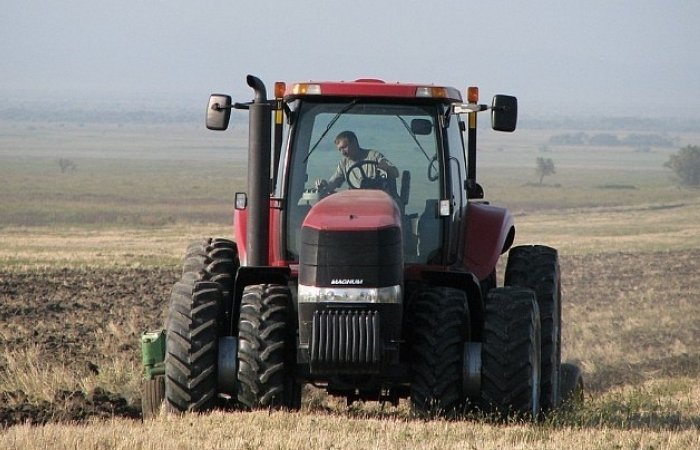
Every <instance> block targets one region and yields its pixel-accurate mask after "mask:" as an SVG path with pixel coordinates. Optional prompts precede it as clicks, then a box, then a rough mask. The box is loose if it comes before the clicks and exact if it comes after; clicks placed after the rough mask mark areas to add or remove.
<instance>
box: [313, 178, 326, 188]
mask: <svg viewBox="0 0 700 450" xmlns="http://www.w3.org/2000/svg"><path fill="white" fill-rule="evenodd" d="M315 186H316V189H317V190H319V191H323V190H326V189H328V181H326V180H324V179H323V178H317V179H316V183H315Z"/></svg>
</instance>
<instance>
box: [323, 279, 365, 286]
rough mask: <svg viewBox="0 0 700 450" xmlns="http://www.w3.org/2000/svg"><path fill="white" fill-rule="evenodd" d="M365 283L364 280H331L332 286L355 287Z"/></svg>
mask: <svg viewBox="0 0 700 450" xmlns="http://www.w3.org/2000/svg"><path fill="white" fill-rule="evenodd" d="M364 283H365V280H363V279H362V278H333V279H332V280H331V284H332V285H353V286H359V285H362V284H364Z"/></svg>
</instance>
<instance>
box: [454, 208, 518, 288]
mask: <svg viewBox="0 0 700 450" xmlns="http://www.w3.org/2000/svg"><path fill="white" fill-rule="evenodd" d="M466 235H467V236H466V239H465V245H466V248H465V251H464V264H465V266H466V267H467V269H469V271H471V272H472V273H474V274H475V275H476V276H477V278H478V279H479V280H483V279H485V278H486V277H488V276H489V275H490V274H491V273H492V272H493V271H494V270H495V268H496V264H497V263H498V258H499V256H500V255H502V254H503V253H505V252H506V251H508V249H509V248H510V246H511V245H513V240H514V239H515V222H514V221H513V216H512V215H511V214H510V212H509V211H508V210H507V209H505V208H499V207H497V206H491V205H487V204H485V203H469V207H468V210H467V229H466Z"/></svg>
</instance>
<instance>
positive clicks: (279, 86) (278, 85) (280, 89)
mask: <svg viewBox="0 0 700 450" xmlns="http://www.w3.org/2000/svg"><path fill="white" fill-rule="evenodd" d="M286 89H287V85H286V84H285V82H284V81H276V82H275V98H282V97H284V91H285V90H286Z"/></svg>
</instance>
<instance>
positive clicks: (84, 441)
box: [0, 122, 700, 449]
mask: <svg viewBox="0 0 700 450" xmlns="http://www.w3.org/2000/svg"><path fill="white" fill-rule="evenodd" d="M202 128H203V127H199V126H192V125H182V126H176V125H153V126H134V125H121V126H119V125H109V126H97V125H94V124H93V125H91V124H85V125H81V124H70V123H69V124H59V123H51V124H36V123H31V124H29V123H16V122H7V123H0V192H2V196H0V288H2V287H3V286H14V287H12V289H14V290H19V289H20V288H18V287H16V286H21V284H22V280H24V279H36V278H37V277H39V278H41V277H42V276H43V277H45V279H46V283H47V286H57V288H56V289H60V288H61V286H62V284H69V283H76V282H77V283H80V275H81V274H84V275H85V280H86V281H85V283H86V286H84V287H80V289H77V290H76V292H78V291H79V292H82V293H85V292H91V290H95V292H102V291H100V289H99V287H98V285H99V284H100V283H101V282H105V280H108V281H110V282H111V281H112V278H110V277H118V278H119V279H122V280H123V279H130V277H132V276H134V274H143V273H148V272H149V271H150V272H153V273H156V274H163V275H162V276H163V277H165V278H167V279H168V280H169V279H170V278H171V277H173V278H174V277H175V276H176V274H177V271H178V270H179V264H180V258H181V255H182V254H183V252H184V249H185V247H186V245H187V242H188V241H189V240H191V239H194V238H197V237H200V236H207V235H224V236H226V235H230V233H231V226H230V223H231V215H232V199H233V194H234V192H236V191H238V190H244V189H245V175H246V167H245V152H246V143H245V142H246V141H245V130H243V129H238V128H235V129H234V130H233V132H228V133H219V134H216V133H211V132H207V131H205V130H203V129H202ZM561 132H562V131H561V130H556V131H551V132H550V131H544V130H519V131H517V132H516V133H514V134H513V135H505V136H504V135H495V134H489V133H482V135H483V136H484V137H483V139H482V141H481V147H480V150H481V151H480V154H479V162H480V166H479V170H478V179H479V181H480V183H481V184H482V185H483V187H484V190H485V191H486V197H487V199H488V200H489V201H491V202H492V203H494V204H499V205H504V206H507V207H508V208H509V209H511V211H512V212H513V213H514V214H515V216H516V217H515V219H516V228H517V233H516V242H515V244H516V245H519V244H526V243H541V244H547V245H551V246H554V247H556V248H558V249H559V251H560V256H561V261H562V273H563V275H562V277H563V293H564V302H565V303H564V328H563V341H564V358H565V359H568V360H572V361H576V362H578V363H579V364H580V365H581V367H582V368H583V370H584V376H585V378H586V383H587V388H588V389H587V396H586V405H585V406H584V407H583V408H581V409H580V410H576V411H572V412H564V413H561V414H558V415H555V416H554V417H552V418H551V419H550V420H548V421H546V422H545V423H542V424H537V425H531V424H523V423H512V424H498V423H492V422H489V421H482V420H473V419H471V418H467V419H465V420H461V421H442V420H437V421H422V420H415V419H413V418H411V417H410V414H409V413H408V407H407V405H406V404H404V403H402V404H401V405H400V406H399V407H398V408H392V407H388V406H387V407H386V408H383V407H381V406H379V405H376V404H359V405H354V406H352V407H346V406H345V405H344V404H343V403H341V402H338V401H336V400H335V399H332V398H328V397H326V396H324V395H321V394H319V393H318V392H314V391H310V392H307V395H306V396H305V399H304V407H303V408H302V411H301V412H298V413H282V412H266V411H261V412H254V413H240V412H229V413H222V412H215V413H213V414H209V415H205V416H195V415H191V416H190V415H188V416H184V417H174V416H167V415H164V416H162V417H159V418H157V419H156V420H154V421H152V422H147V423H141V422H140V421H134V420H130V419H126V418H123V417H116V418H114V419H106V420H105V419H97V418H94V417H93V418H91V419H86V420H80V421H78V422H77V423H66V422H64V421H61V420H60V417H58V418H57V419H56V420H49V421H48V423H47V424H46V425H40V426H30V425H13V426H10V427H7V428H0V448H157V449H160V448H297V447H300V446H303V447H306V448H435V449H438V448H451V447H454V448H698V447H700V386H699V385H698V382H697V381H698V379H699V377H700V350H699V349H700V324H699V321H698V320H697V318H698V317H700V306H698V302H697V296H698V288H697V286H699V285H700V191H699V190H697V189H688V188H679V187H678V186H677V185H676V183H675V180H674V179H673V174H672V173H671V171H670V170H668V169H665V168H664V167H663V163H664V162H665V161H666V160H667V159H668V156H669V155H670V154H671V153H673V152H675V151H676V150H677V148H666V147H663V148H662V147H659V148H656V147H652V148H649V149H643V150H639V149H634V148H627V147H610V148H602V147H580V146H579V147H576V146H561V147H560V146H554V145H548V146H547V151H546V152H543V151H542V146H543V145H545V144H547V143H548V140H549V137H550V136H551V135H553V134H559V133H561ZM673 137H674V138H676V139H677V141H678V142H679V143H680V144H679V146H683V145H688V144H697V142H698V140H699V138H698V136H696V135H694V134H678V135H677V136H673ZM537 157H546V158H551V159H552V160H553V161H554V163H555V165H556V174H554V175H551V176H548V177H546V178H545V179H544V183H543V185H541V186H540V185H538V181H539V180H538V177H537V176H536V174H535V160H536V158H537ZM60 158H67V159H70V160H71V161H73V162H74V163H75V165H76V169H75V170H74V171H69V172H66V173H62V172H61V170H60V167H59V164H58V160H59V159H60ZM501 270H502V267H501ZM88 275H89V276H90V277H91V278H89V283H94V284H89V285H88ZM158 276H160V275H158ZM115 279H116V278H115ZM62 280H65V281H62ZM69 280H70V281H69ZM76 280H77V281H76ZM101 280H102V281H101ZM132 282H133V284H135V285H138V284H139V280H138V279H135V280H133V281H132ZM37 289H38V288H37ZM47 289H48V288H47ZM139 289H147V286H146V287H144V286H140V287H139ZM41 292H42V293H43V292H44V291H41ZM46 292H48V293H43V294H42V295H46V300H45V301H46V303H47V304H51V301H52V294H51V293H50V290H47V291H46ZM139 292H141V291H139ZM159 292H160V291H159ZM62 295H63V294H62ZM81 295H83V294H81ZM110 295H115V296H117V295H119V293H111V294H110ZM123 295H125V296H126V295H127V294H123ZM159 295H161V294H159ZM13 296H14V291H11V290H10V288H9V287H8V288H7V291H6V292H0V301H6V302H8V301H9V300H10V299H14V298H15V297H13ZM60 298H61V299H63V297H60ZM138 300H139V299H134V305H135V308H136V306H138V308H141V305H137V301H138ZM42 301H43V300H42V299H38V301H37V304H41V303H42ZM162 302H167V298H166V299H163V300H162ZM59 306H60V305H59ZM91 306H93V307H96V306H94V305H92V304H91ZM127 306H128V305H127ZM65 307H66V308H68V305H65ZM12 308H13V309H11V310H3V309H0V313H2V314H5V315H0V344H2V345H3V346H4V347H6V349H5V351H4V354H2V355H0V394H2V396H1V397H0V402H2V401H6V402H8V403H9V402H12V401H17V399H16V397H17V396H16V395H14V396H13V394H12V393H13V392H17V391H18V390H19V389H21V390H22V391H23V392H25V393H27V394H28V397H29V400H27V401H28V402H29V403H32V402H34V404H41V403H39V402H40V401H41V400H45V401H48V400H51V399H53V398H55V396H56V393H57V392H58V391H61V390H65V389H68V390H83V391H85V392H88V391H90V390H91V389H93V388H94V387H95V386H100V387H102V388H104V389H106V390H108V391H110V392H119V393H120V394H122V395H123V396H124V397H125V398H126V399H128V401H129V402H130V403H131V404H133V405H137V404H138V402H139V398H138V395H139V394H138V383H139V379H140V373H139V370H140V369H139V367H138V364H139V361H138V354H137V352H136V350H137V343H136V342H132V341H133V340H135V338H136V337H137V336H138V333H139V332H140V330H138V329H136V328H138V327H137V326H135V325H134V324H133V321H131V320H130V317H128V314H130V312H129V311H131V310H130V309H129V308H128V307H126V306H125V307H124V311H122V310H121V309H119V310H116V311H112V310H111V309H110V310H107V309H103V310H101V309H97V310H90V311H93V312H92V313H88V312H86V311H88V310H85V309H78V311H85V312H82V314H101V313H104V314H105V316H104V317H105V318H106V317H108V319H104V318H101V317H100V316H99V315H98V316H96V317H95V316H88V315H86V316H84V317H79V318H78V322H79V324H80V326H83V327H87V328H81V329H84V330H88V331H85V332H86V333H87V334H86V335H85V336H84V339H85V343H83V341H82V340H81V341H80V342H81V345H85V347H86V348H89V349H92V350H91V351H95V352H100V353H101V354H100V355H96V356H95V360H94V361H95V362H97V363H98V365H99V366H100V367H101V368H103V370H102V371H101V372H100V374H99V375H94V374H91V373H90V372H88V371H86V370H85V368H84V366H83V365H77V364H75V365H74V364H72V363H71V361H60V359H59V358H58V357H57V355H54V354H52V353H51V350H50V348H48V347H42V346H37V345H33V344H32V342H31V336H32V328H33V326H36V327H38V328H41V329H46V330H49V332H52V333H54V332H55V333H58V331H55V330H60V324H56V323H52V322H51V320H50V319H49V317H47V319H46V320H41V323H38V324H30V323H23V322H22V317H21V313H17V311H22V307H21V306H13V307H12ZM80 308H83V307H82V306H81V307H80ZM120 308H121V306H120ZM48 311H49V312H51V311H53V310H52V309H50V308H49V310H48ZM94 311H97V313H95V312H94ZM25 312H26V311H25ZM133 313H134V314H140V315H141V316H142V315H143V314H144V313H145V312H144V310H142V309H134V310H133ZM124 314H126V317H124V316H123V315H124ZM52 317H53V316H52ZM60 317H64V316H60ZM159 319H160V318H155V317H154V318H144V317H138V320H139V322H138V323H139V324H143V323H145V324H150V323H158V320H159ZM101 320H105V321H106V323H105V324H104V327H102V324H101ZM72 321H73V318H71V319H70V322H69V323H67V326H72V323H73V322H72ZM130 322H132V323H131V324H129V323H130ZM144 326H146V325H144ZM51 330H54V331H51ZM25 337H26V338H27V339H26V344H23V342H25ZM67 348H70V346H68V347H67ZM91 361H92V360H91ZM81 364H83V362H81ZM47 399H48V400H47ZM0 406H2V405H0ZM54 406H55V405H54ZM66 408H68V407H67V406H66ZM59 409H60V408H59ZM74 420H75V419H74ZM319 430H323V432H322V433H319Z"/></svg>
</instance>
